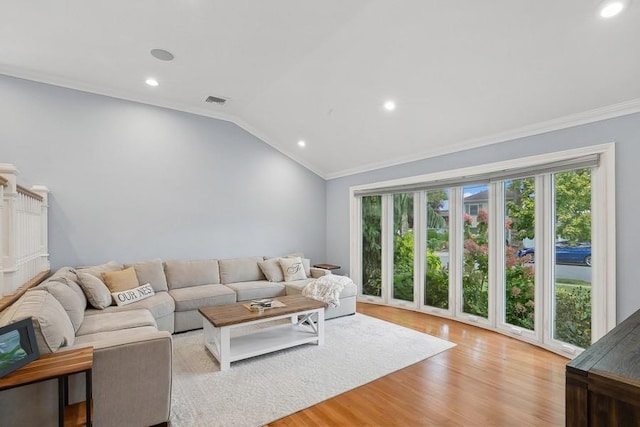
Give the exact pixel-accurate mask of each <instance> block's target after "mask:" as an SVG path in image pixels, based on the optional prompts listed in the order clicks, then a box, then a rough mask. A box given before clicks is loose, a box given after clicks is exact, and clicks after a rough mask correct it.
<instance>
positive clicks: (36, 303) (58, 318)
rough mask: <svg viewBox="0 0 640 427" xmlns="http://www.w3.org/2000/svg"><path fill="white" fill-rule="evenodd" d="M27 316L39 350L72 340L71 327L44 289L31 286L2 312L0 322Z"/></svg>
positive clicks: (59, 307)
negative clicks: (31, 324) (29, 318)
mask: <svg viewBox="0 0 640 427" xmlns="http://www.w3.org/2000/svg"><path fill="white" fill-rule="evenodd" d="M28 317H31V319H32V322H33V329H34V332H35V335H36V342H37V344H38V350H39V351H40V353H41V354H46V353H53V352H55V351H57V350H58V349H59V348H60V347H64V346H70V345H73V343H74V338H75V331H74V330H73V325H72V324H71V320H69V316H68V315H67V313H66V311H65V310H64V308H63V307H62V305H61V304H60V303H59V302H58V300H57V299H56V298H55V297H54V296H53V295H52V294H50V293H49V292H47V291H46V290H44V289H32V290H30V291H27V292H25V294H24V295H23V296H21V297H20V299H18V301H16V302H15V303H13V304H12V305H11V306H9V308H7V310H6V311H5V312H4V314H3V316H2V319H1V320H0V324H2V325H8V324H10V323H14V322H17V321H19V320H22V319H26V318H28Z"/></svg>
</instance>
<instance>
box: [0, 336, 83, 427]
mask: <svg viewBox="0 0 640 427" xmlns="http://www.w3.org/2000/svg"><path fill="white" fill-rule="evenodd" d="M80 372H84V374H85V379H86V390H85V398H86V402H85V411H86V423H87V426H88V427H89V426H91V425H92V423H91V393H92V373H93V347H83V348H79V349H75V350H69V351H61V352H58V353H49V354H45V355H43V356H40V358H39V359H36V360H34V361H33V362H31V363H28V364H27V365H25V366H23V367H22V368H20V369H18V370H16V371H14V372H11V373H10V374H9V375H7V376H6V377H4V378H0V391H3V390H9V389H12V388H15V387H21V386H24V385H28V384H33V383H38V382H41V381H47V380H51V379H53V378H56V379H57V380H58V425H60V426H63V425H64V407H65V405H66V404H67V403H68V377H69V375H72V374H77V373H80Z"/></svg>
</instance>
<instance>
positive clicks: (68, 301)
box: [36, 277, 86, 332]
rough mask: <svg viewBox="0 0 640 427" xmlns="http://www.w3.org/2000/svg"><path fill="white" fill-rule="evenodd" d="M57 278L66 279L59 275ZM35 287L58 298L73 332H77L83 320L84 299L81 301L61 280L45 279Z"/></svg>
mask: <svg viewBox="0 0 640 427" xmlns="http://www.w3.org/2000/svg"><path fill="white" fill-rule="evenodd" d="M58 279H59V280H64V281H65V282H66V281H67V279H65V278H63V277H59V278H58ZM36 289H44V290H46V291H47V292H49V293H50V294H51V295H53V296H54V297H55V299H57V300H58V302H59V303H60V305H62V308H64V311H66V312H67V315H68V316H69V320H70V321H71V324H72V325H73V330H74V332H77V331H78V328H80V325H81V324H82V321H83V320H84V309H85V308H86V300H84V301H82V300H81V299H80V297H79V296H78V295H77V294H76V293H75V292H74V291H73V290H72V289H71V288H70V287H69V286H68V285H67V284H66V283H62V282H57V281H52V280H47V281H46V282H44V283H42V284H41V285H38V287H37V288H36Z"/></svg>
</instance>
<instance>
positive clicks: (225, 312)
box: [199, 295, 326, 371]
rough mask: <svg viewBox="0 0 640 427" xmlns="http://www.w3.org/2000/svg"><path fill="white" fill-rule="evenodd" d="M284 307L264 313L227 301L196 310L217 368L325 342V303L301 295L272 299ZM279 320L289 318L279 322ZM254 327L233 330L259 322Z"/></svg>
mask: <svg viewBox="0 0 640 427" xmlns="http://www.w3.org/2000/svg"><path fill="white" fill-rule="evenodd" d="M274 299H275V300H277V301H280V302H281V303H283V304H284V305H285V306H284V307H276V308H270V309H266V310H265V311H264V312H263V313H258V312H255V311H250V310H248V309H247V308H246V307H245V305H244V304H246V303H236V304H226V305H219V306H212V307H203V308H201V309H199V312H200V314H202V317H203V327H204V345H205V347H206V348H207V349H208V350H209V351H210V352H211V354H212V355H213V357H215V358H216V360H218V362H219V363H220V370H221V371H226V370H228V369H230V367H231V362H235V361H238V360H242V359H247V358H249V357H254V356H259V355H261V354H266V353H271V352H274V351H278V350H282V349H285V348H289V347H294V346H297V345H302V344H308V343H316V344H317V345H322V344H324V309H325V306H326V305H325V303H323V302H321V301H316V300H314V299H311V298H307V297H304V296H302V295H290V296H285V297H278V298H274ZM281 319H291V321H290V322H287V323H284V324H283V322H281V321H280V320H281ZM259 324H264V325H261V326H258V327H256V328H255V330H250V331H248V332H247V331H243V332H246V333H243V334H241V335H234V334H233V332H232V331H233V330H234V329H237V328H246V327H247V326H251V325H259Z"/></svg>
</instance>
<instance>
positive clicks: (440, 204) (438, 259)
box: [424, 189, 449, 309]
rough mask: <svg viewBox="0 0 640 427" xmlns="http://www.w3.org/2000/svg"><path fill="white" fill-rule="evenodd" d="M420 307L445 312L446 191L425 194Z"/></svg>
mask: <svg viewBox="0 0 640 427" xmlns="http://www.w3.org/2000/svg"><path fill="white" fill-rule="evenodd" d="M426 211H427V224H426V225H427V251H426V253H427V268H426V277H425V293H424V303H425V305H430V306H433V307H438V308H443V309H448V308H449V189H445V190H434V191H428V192H427V209H426Z"/></svg>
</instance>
